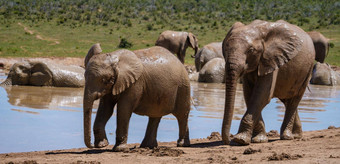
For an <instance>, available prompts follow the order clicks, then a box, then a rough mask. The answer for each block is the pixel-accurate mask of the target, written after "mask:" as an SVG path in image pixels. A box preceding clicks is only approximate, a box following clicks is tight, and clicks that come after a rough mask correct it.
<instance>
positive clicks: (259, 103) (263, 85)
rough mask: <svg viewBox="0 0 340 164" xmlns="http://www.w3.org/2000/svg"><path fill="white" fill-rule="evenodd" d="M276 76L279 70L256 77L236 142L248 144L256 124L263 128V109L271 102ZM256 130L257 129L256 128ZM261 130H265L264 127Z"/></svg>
mask: <svg viewBox="0 0 340 164" xmlns="http://www.w3.org/2000/svg"><path fill="white" fill-rule="evenodd" d="M276 76H277V71H274V73H270V74H268V75H265V76H260V77H256V78H255V79H254V87H253V89H252V91H250V92H249V93H251V96H250V98H249V99H247V98H246V101H248V102H247V111H246V113H245V114H244V116H243V118H242V120H241V124H240V128H239V131H238V133H237V134H236V135H235V136H234V139H233V141H234V142H236V143H239V144H242V145H248V144H249V143H250V142H251V139H252V137H253V131H254V128H255V127H256V126H259V127H260V128H261V122H262V119H261V112H262V109H263V108H264V107H265V106H266V105H267V104H268V103H269V102H270V99H271V97H272V95H273V91H274V86H275V83H276ZM248 80H249V79H248ZM257 128H258V127H257ZM263 128H264V124H263ZM255 131H257V130H256V129H255ZM260 131H262V132H263V130H262V129H261V130H260ZM255 137H256V136H255Z"/></svg>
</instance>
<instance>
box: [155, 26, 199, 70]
mask: <svg viewBox="0 0 340 164" xmlns="http://www.w3.org/2000/svg"><path fill="white" fill-rule="evenodd" d="M155 45H156V46H161V47H164V48H166V49H168V50H169V51H170V52H172V53H173V54H177V57H178V59H179V60H180V61H181V62H182V63H183V64H184V59H185V53H186V50H187V48H188V47H189V46H190V47H191V48H192V49H194V50H195V54H196V53H197V50H198V39H197V38H196V36H195V35H194V34H192V33H190V32H178V31H169V30H167V31H164V32H162V33H161V34H160V35H159V37H158V39H157V41H156V44H155ZM195 54H194V55H195ZM194 55H191V56H192V57H194Z"/></svg>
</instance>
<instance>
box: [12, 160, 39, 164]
mask: <svg viewBox="0 0 340 164" xmlns="http://www.w3.org/2000/svg"><path fill="white" fill-rule="evenodd" d="M37 163H38V162H37V161H35V160H28V161H22V162H7V163H6V164H37Z"/></svg>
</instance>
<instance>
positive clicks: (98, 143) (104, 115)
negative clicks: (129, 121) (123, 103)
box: [93, 94, 115, 148]
mask: <svg viewBox="0 0 340 164" xmlns="http://www.w3.org/2000/svg"><path fill="white" fill-rule="evenodd" d="M114 105H115V103H114V102H113V99H112V95H111V94H108V95H105V96H104V97H103V98H101V99H100V103H99V108H98V111H97V116H96V119H95V121H94V125H93V132H94V146H95V147H97V148H101V147H105V146H107V145H108V144H109V142H108V140H107V137H106V132H105V125H106V123H107V121H108V120H109V119H110V117H111V116H112V113H113V107H114Z"/></svg>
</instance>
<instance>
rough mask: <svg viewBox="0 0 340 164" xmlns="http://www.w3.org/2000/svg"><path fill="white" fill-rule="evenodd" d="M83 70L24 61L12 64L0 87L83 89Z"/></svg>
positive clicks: (49, 63)
mask: <svg viewBox="0 0 340 164" xmlns="http://www.w3.org/2000/svg"><path fill="white" fill-rule="evenodd" d="M84 72H85V70H84V68H81V67H79V66H74V65H59V64H55V63H52V62H40V61H24V62H18V63H15V64H13V66H12V67H11V69H10V71H9V73H8V77H7V79H6V80H5V81H4V82H2V83H1V84H0V85H2V86H5V85H31V86H54V87H83V86H84V85H85V78H84Z"/></svg>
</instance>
